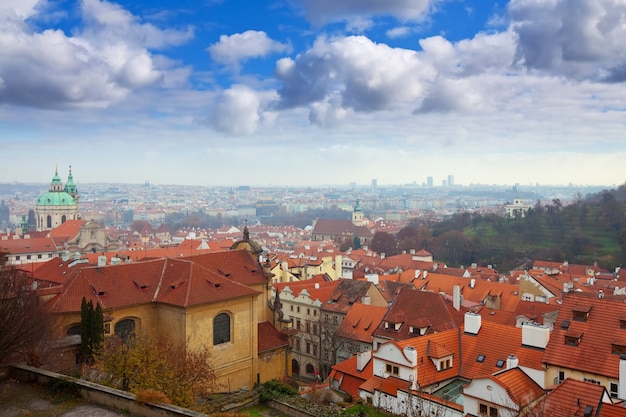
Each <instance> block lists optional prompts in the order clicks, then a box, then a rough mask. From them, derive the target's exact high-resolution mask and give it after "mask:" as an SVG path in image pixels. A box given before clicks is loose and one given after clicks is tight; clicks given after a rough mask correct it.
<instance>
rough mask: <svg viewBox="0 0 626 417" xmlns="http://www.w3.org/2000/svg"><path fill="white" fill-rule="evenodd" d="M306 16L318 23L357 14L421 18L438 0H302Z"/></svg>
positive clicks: (401, 18) (411, 18) (424, 16)
mask: <svg viewBox="0 0 626 417" xmlns="http://www.w3.org/2000/svg"><path fill="white" fill-rule="evenodd" d="M296 3H298V4H300V3H301V5H302V7H303V8H304V11H305V14H306V16H307V18H308V19H309V20H310V21H311V22H312V23H314V24H316V25H322V24H326V23H331V22H339V21H344V20H349V19H350V18H354V17H356V16H393V17H395V18H396V19H398V20H401V21H422V20H424V19H425V18H426V17H427V15H428V13H429V12H430V11H431V10H432V8H433V7H434V5H435V4H437V3H439V0H393V1H389V0H340V1H338V0H299V1H297V2H296Z"/></svg>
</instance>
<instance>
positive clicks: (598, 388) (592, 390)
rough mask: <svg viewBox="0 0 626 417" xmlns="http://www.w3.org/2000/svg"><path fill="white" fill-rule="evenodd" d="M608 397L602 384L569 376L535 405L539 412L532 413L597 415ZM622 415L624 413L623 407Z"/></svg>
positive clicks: (560, 416) (557, 416)
mask: <svg viewBox="0 0 626 417" xmlns="http://www.w3.org/2000/svg"><path fill="white" fill-rule="evenodd" d="M608 398H609V397H608V394H607V393H606V389H605V388H604V387H603V386H602V385H597V384H593V383H591V382H584V381H579V380H576V379H571V378H567V379H566V380H565V381H563V382H562V383H561V384H559V385H557V387H556V388H555V389H554V390H553V391H552V392H550V393H549V394H548V395H547V396H546V398H545V399H544V400H542V401H540V402H539V403H538V404H537V405H535V406H534V407H533V411H534V412H538V413H539V414H536V413H534V414H532V415H545V416H551V417H584V416H586V415H587V414H586V412H589V413H590V414H588V416H596V415H597V413H598V412H599V410H600V409H601V408H604V405H605V404H603V400H604V399H607V400H608V401H610V400H609V399H608ZM531 413H532V412H531ZM620 415H622V416H623V415H624V410H623V409H622V414H620Z"/></svg>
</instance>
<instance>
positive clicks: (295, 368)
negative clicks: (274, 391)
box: [291, 359, 300, 375]
mask: <svg viewBox="0 0 626 417" xmlns="http://www.w3.org/2000/svg"><path fill="white" fill-rule="evenodd" d="M291 373H292V374H293V375H300V364H299V363H298V361H297V360H295V359H292V360H291Z"/></svg>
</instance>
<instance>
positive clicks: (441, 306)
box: [374, 287, 464, 340]
mask: <svg viewBox="0 0 626 417" xmlns="http://www.w3.org/2000/svg"><path fill="white" fill-rule="evenodd" d="M463 314H464V313H463V311H456V310H455V309H454V308H453V307H452V303H451V302H449V301H446V300H445V298H444V297H443V296H442V295H441V294H438V293H433V292H429V291H418V290H414V289H411V287H404V288H402V289H401V290H400V292H399V293H398V295H397V296H396V298H395V299H394V301H393V302H392V303H391V305H390V306H389V310H388V311H387V313H386V314H385V316H384V317H383V319H382V321H381V323H380V325H379V326H378V328H377V329H376V330H375V331H374V336H376V337H383V338H387V339H392V340H404V339H410V338H413V337H415V336H416V335H415V334H414V333H411V331H410V327H415V328H427V333H434V332H440V331H443V330H448V329H455V328H457V327H459V326H460V325H461V324H462V323H463ZM385 323H402V325H401V326H400V328H399V329H398V330H395V328H392V327H391V326H390V327H389V328H385Z"/></svg>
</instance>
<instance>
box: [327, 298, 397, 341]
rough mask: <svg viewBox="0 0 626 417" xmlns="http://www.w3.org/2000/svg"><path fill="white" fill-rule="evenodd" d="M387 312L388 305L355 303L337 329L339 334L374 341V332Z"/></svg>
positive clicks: (344, 336)
mask: <svg viewBox="0 0 626 417" xmlns="http://www.w3.org/2000/svg"><path fill="white" fill-rule="evenodd" d="M386 313H387V307H379V306H374V305H369V304H362V303H355V304H354V305H352V307H351V308H350V309H349V310H348V313H347V314H346V317H345V318H344V319H343V321H342V322H341V325H340V326H339V328H338V329H337V336H339V337H343V338H346V339H352V340H357V341H359V342H363V343H372V334H373V333H374V330H376V328H377V327H378V325H379V324H380V321H381V320H382V318H383V317H384V315H385V314H386Z"/></svg>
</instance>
